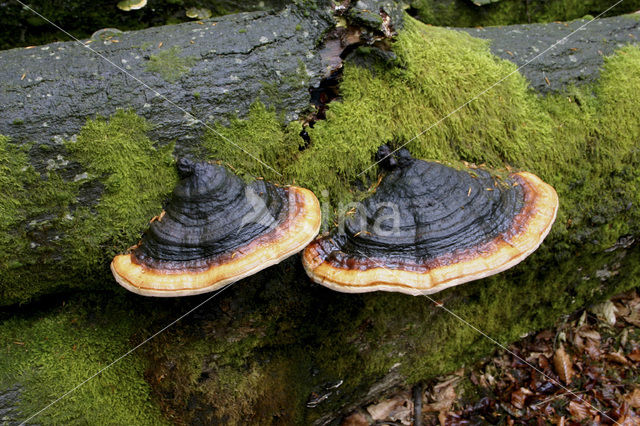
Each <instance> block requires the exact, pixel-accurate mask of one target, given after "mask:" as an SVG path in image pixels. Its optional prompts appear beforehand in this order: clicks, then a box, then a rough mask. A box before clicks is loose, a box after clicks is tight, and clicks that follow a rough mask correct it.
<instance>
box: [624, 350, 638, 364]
mask: <svg viewBox="0 0 640 426" xmlns="http://www.w3.org/2000/svg"><path fill="white" fill-rule="evenodd" d="M627 356H628V357H629V359H631V361H635V362H640V349H634V350H633V351H632V352H631V353H630V354H629V355H627Z"/></svg>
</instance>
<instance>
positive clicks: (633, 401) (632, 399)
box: [624, 388, 640, 408]
mask: <svg viewBox="0 0 640 426" xmlns="http://www.w3.org/2000/svg"><path fill="white" fill-rule="evenodd" d="M624 400H625V401H627V404H629V405H630V406H631V407H633V408H640V388H635V389H634V390H633V392H629V393H627V394H625V395H624Z"/></svg>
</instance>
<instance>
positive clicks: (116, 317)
mask: <svg viewBox="0 0 640 426" xmlns="http://www.w3.org/2000/svg"><path fill="white" fill-rule="evenodd" d="M82 299H84V300H82V301H81V300H80V298H76V299H71V300H69V301H67V303H63V304H62V306H58V307H56V308H53V309H46V310H44V311H39V312H38V313H37V315H29V316H26V315H21V314H18V315H13V316H12V317H10V318H9V319H5V320H3V321H1V322H0V393H2V392H4V391H5V390H6V389H9V388H12V387H13V386H15V385H16V384H18V385H19V389H20V394H19V399H18V404H17V407H16V408H17V409H18V411H19V413H20V420H25V419H26V418H28V417H30V416H31V415H33V414H35V413H37V412H38V411H40V410H41V409H43V408H45V407H46V406H47V405H48V404H49V403H51V402H53V401H55V400H56V399H58V398H59V397H61V396H62V395H63V394H64V393H66V392H68V391H70V390H71V389H73V388H74V387H76V386H77V385H79V384H80V383H82V382H83V381H84V380H86V379H88V378H90V377H91V376H92V375H93V374H94V373H95V372H97V371H99V370H100V369H102V368H104V367H105V366H107V365H108V364H110V363H111V362H112V361H114V360H116V359H117V358H118V357H120V356H121V355H123V354H125V353H126V352H127V350H128V349H129V348H130V346H131V344H130V342H129V336H130V335H131V334H132V332H133V331H135V330H137V329H138V327H139V326H140V321H139V320H138V319H136V318H134V317H133V316H132V315H131V314H132V312H133V311H132V309H131V302H130V301H127V300H126V299H124V298H123V297H115V298H114V297H113V296H111V297H109V298H101V297H95V296H89V297H87V296H86V295H85V296H83V297H82ZM32 314H33V313H32ZM145 366H146V363H145V360H144V358H141V357H139V356H138V354H132V355H130V356H128V357H127V358H126V359H124V360H122V361H121V362H119V363H117V364H115V365H114V366H113V367H110V368H108V369H107V370H105V371H104V372H102V373H101V374H100V375H99V376H97V377H95V378H93V379H91V380H89V381H88V382H87V383H86V384H84V385H83V386H82V387H80V388H78V390H76V391H74V392H73V393H71V394H69V395H68V396H67V397H65V398H63V399H61V400H60V401H58V402H56V403H55V404H54V405H52V406H51V407H50V408H48V409H47V410H45V411H43V412H42V413H41V414H39V415H38V416H37V417H35V418H34V419H33V422H35V423H37V424H95V423H96V422H99V423H108V424H131V425H133V424H135V425H145V424H148V425H151V424H164V423H165V421H164V420H163V419H162V417H161V416H160V412H159V410H158V408H157V407H156V406H155V405H153V404H152V403H151V398H150V388H149V385H148V384H147V383H146V382H145V381H144V378H143V371H144V368H145Z"/></svg>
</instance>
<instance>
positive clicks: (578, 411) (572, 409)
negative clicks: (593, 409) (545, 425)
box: [569, 401, 590, 422]
mask: <svg viewBox="0 0 640 426" xmlns="http://www.w3.org/2000/svg"><path fill="white" fill-rule="evenodd" d="M569 413H571V416H572V417H573V419H574V420H577V421H579V422H580V421H582V420H585V419H587V418H589V415H590V412H589V408H587V406H586V405H585V404H582V403H580V402H577V401H571V402H570V403H569Z"/></svg>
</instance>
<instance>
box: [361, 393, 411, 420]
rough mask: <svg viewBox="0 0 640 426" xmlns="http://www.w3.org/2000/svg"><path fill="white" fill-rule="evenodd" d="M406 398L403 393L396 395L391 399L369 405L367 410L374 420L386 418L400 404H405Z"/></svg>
mask: <svg viewBox="0 0 640 426" xmlns="http://www.w3.org/2000/svg"><path fill="white" fill-rule="evenodd" d="M405 401H406V398H404V397H402V396H401V395H396V396H394V397H393V398H391V399H387V400H386V401H382V402H379V403H377V404H374V405H370V406H368V407H367V412H368V413H369V415H370V416H371V418H372V419H373V420H384V419H386V418H387V417H389V414H391V413H392V412H393V410H395V409H396V407H398V406H399V405H402V404H404V402H405Z"/></svg>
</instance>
